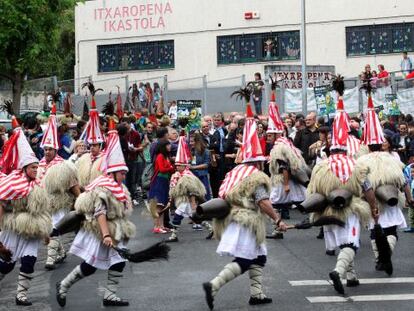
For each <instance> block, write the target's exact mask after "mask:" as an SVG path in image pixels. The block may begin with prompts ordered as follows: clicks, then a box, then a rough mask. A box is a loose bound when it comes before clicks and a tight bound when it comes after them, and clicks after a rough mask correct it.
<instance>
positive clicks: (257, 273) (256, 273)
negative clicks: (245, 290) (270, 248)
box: [249, 265, 266, 299]
mask: <svg viewBox="0 0 414 311" xmlns="http://www.w3.org/2000/svg"><path fill="white" fill-rule="evenodd" d="M249 278H250V297H252V298H257V299H264V298H266V295H265V294H264V293H263V287H262V280H263V267H261V266H259V265H251V266H250V268H249Z"/></svg>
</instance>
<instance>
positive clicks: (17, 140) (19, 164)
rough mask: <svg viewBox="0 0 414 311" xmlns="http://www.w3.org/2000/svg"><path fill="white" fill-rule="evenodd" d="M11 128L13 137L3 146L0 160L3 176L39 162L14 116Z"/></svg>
mask: <svg viewBox="0 0 414 311" xmlns="http://www.w3.org/2000/svg"><path fill="white" fill-rule="evenodd" d="M12 126H13V128H14V130H13V135H12V136H11V137H10V138H9V140H8V141H7V142H6V144H5V145H4V151H3V154H2V157H1V159H0V165H1V168H2V172H3V173H5V174H9V173H10V172H11V171H13V170H16V169H22V168H24V167H25V166H27V165H29V164H32V163H38V162H39V159H38V158H37V157H36V156H35V153H34V152H33V150H32V148H31V147H30V144H29V142H28V141H27V138H26V136H25V135H24V132H23V130H22V128H21V127H20V126H19V123H18V122H17V120H16V117H15V116H13V117H12Z"/></svg>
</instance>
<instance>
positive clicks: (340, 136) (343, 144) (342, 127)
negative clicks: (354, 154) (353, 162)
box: [331, 96, 351, 150]
mask: <svg viewBox="0 0 414 311" xmlns="http://www.w3.org/2000/svg"><path fill="white" fill-rule="evenodd" d="M349 122H350V119H349V116H348V114H347V113H346V111H345V110H344V101H343V99H342V96H339V98H338V104H337V108H336V114H335V118H334V121H333V124H332V142H331V150H333V149H342V150H346V149H347V141H348V135H349V134H348V133H349V131H350V130H351V127H350V124H349Z"/></svg>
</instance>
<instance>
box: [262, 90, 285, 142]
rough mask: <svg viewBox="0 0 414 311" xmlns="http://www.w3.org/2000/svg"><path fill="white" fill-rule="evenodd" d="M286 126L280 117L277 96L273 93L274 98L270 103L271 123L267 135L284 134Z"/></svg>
mask: <svg viewBox="0 0 414 311" xmlns="http://www.w3.org/2000/svg"><path fill="white" fill-rule="evenodd" d="M283 130H284V125H283V121H282V118H281V117H280V113H279V108H278V106H277V105H276V96H275V93H274V92H272V98H271V100H270V103H269V121H268V124H267V131H266V133H279V134H280V133H283Z"/></svg>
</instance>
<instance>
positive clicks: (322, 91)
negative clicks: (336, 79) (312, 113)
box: [313, 85, 335, 118]
mask: <svg viewBox="0 0 414 311" xmlns="http://www.w3.org/2000/svg"><path fill="white" fill-rule="evenodd" d="M313 91H314V93H315V101H316V111H317V113H318V115H320V116H327V117H328V118H333V117H334V116H335V101H334V99H333V97H332V87H331V86H330V85H322V86H316V87H314V88H313Z"/></svg>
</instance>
